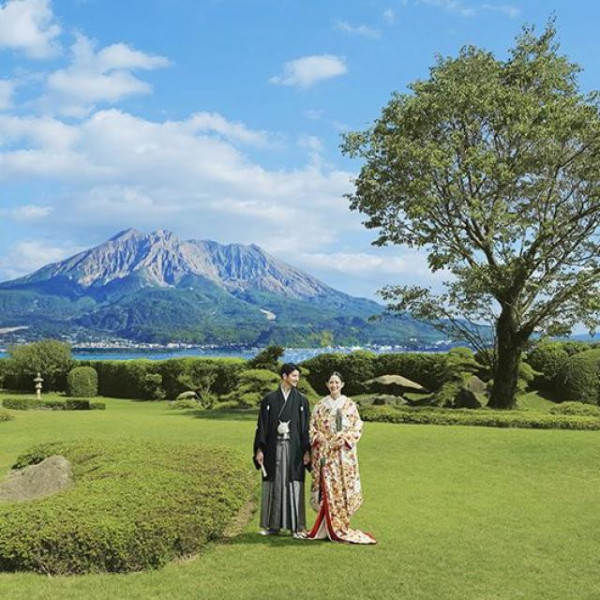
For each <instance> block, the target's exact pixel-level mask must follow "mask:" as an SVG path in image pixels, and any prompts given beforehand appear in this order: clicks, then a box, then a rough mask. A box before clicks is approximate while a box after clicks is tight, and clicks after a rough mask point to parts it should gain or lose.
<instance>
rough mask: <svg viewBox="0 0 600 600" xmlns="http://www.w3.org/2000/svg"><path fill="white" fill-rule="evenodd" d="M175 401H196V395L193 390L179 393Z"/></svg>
mask: <svg viewBox="0 0 600 600" xmlns="http://www.w3.org/2000/svg"><path fill="white" fill-rule="evenodd" d="M176 400H198V394H196V392H194V391H193V390H190V391H189V392H181V394H179V396H177V398H176Z"/></svg>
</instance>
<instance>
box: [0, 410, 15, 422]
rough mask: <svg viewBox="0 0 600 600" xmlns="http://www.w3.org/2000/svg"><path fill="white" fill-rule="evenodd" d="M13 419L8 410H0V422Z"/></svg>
mask: <svg viewBox="0 0 600 600" xmlns="http://www.w3.org/2000/svg"><path fill="white" fill-rule="evenodd" d="M13 419H14V417H13V416H12V415H11V414H10V413H9V412H6V411H5V410H0V423H2V422H3V421H12V420H13Z"/></svg>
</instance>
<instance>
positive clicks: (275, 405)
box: [254, 388, 310, 531]
mask: <svg viewBox="0 0 600 600" xmlns="http://www.w3.org/2000/svg"><path fill="white" fill-rule="evenodd" d="M309 418H310V414H309V407H308V401H307V400H306V398H305V397H304V395H302V394H301V393H300V392H299V391H298V390H297V389H295V388H293V389H292V390H291V391H290V392H289V395H288V397H287V398H285V396H284V394H283V392H282V390H281V388H278V389H277V390H275V391H274V392H271V393H270V394H267V395H266V396H265V397H264V398H263V400H262V402H261V404H260V412H259V415H258V423H257V426H256V435H255V437H254V454H256V451H257V450H258V449H260V450H262V451H263V452H264V470H263V484H262V487H263V489H262V502H261V511H260V526H261V527H263V528H264V529H267V530H279V529H289V530H291V531H301V530H303V529H304V528H305V527H306V511H305V508H304V474H305V473H304V472H305V466H304V464H303V462H302V457H303V455H304V454H305V453H306V452H308V451H309V450H310V441H309V437H308V422H309ZM254 462H255V466H256V467H257V468H259V465H258V464H256V459H255V461H254Z"/></svg>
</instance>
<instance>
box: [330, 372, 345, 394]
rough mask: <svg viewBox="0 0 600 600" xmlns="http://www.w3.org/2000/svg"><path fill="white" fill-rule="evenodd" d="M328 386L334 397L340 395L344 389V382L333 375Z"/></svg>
mask: <svg viewBox="0 0 600 600" xmlns="http://www.w3.org/2000/svg"><path fill="white" fill-rule="evenodd" d="M326 385H327V389H328V390H329V393H330V394H331V395H332V396H336V395H338V394H339V393H340V392H341V391H342V388H343V387H344V384H343V382H342V380H341V379H340V378H339V377H338V376H337V375H332V376H331V377H330V378H329V381H328V382H327V384H326Z"/></svg>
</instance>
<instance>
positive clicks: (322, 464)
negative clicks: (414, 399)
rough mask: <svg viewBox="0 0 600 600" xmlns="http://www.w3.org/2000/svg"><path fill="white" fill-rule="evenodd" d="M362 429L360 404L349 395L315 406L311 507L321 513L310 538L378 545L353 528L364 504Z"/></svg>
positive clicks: (312, 419)
mask: <svg viewBox="0 0 600 600" xmlns="http://www.w3.org/2000/svg"><path fill="white" fill-rule="evenodd" d="M362 428H363V422H362V421H361V418H360V415H359V414H358V409H357V407H356V404H355V403H354V402H352V400H350V399H349V398H346V397H345V396H341V397H340V398H338V400H337V401H333V400H332V399H331V398H330V397H329V396H328V397H326V398H324V399H323V400H321V401H320V402H319V403H318V404H317V406H316V407H315V410H314V412H313V414H312V417H311V421H310V440H311V455H312V459H311V460H312V488H311V499H310V504H311V506H312V508H313V509H314V510H315V511H317V513H318V514H317V520H316V521H315V524H314V526H313V528H312V530H311V532H310V533H309V534H308V538H309V539H324V538H329V539H331V540H334V541H340V542H349V543H353V544H375V543H376V540H375V538H373V537H372V536H371V535H369V534H368V533H364V532H362V531H359V530H357V529H351V528H350V517H351V516H352V515H353V514H354V513H355V512H356V511H357V510H358V508H359V507H360V505H361V504H362V491H361V486H360V477H359V473H358V458H357V453H356V444H357V443H358V440H359V439H360V436H361V434H362Z"/></svg>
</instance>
